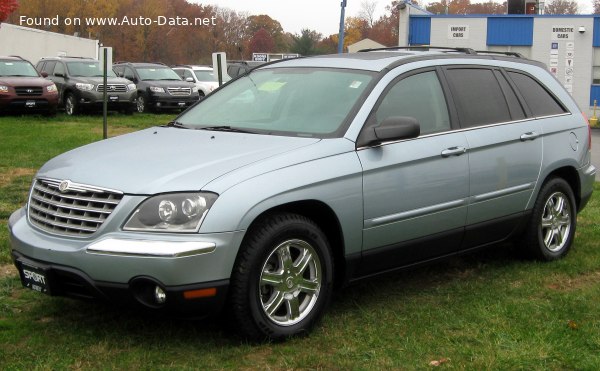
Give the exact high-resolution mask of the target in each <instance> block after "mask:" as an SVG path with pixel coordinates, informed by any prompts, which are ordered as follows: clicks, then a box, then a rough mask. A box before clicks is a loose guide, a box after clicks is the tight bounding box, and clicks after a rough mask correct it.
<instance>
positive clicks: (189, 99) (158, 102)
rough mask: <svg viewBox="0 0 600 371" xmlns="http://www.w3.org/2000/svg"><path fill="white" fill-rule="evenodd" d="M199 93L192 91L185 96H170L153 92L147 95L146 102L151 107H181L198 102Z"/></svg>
mask: <svg viewBox="0 0 600 371" xmlns="http://www.w3.org/2000/svg"><path fill="white" fill-rule="evenodd" d="M199 99H200V95H198V93H192V94H191V95H187V96H172V95H169V94H161V93H153V94H151V95H150V96H149V102H148V104H149V105H150V107H152V108H153V109H159V110H160V109H183V108H187V107H190V106H191V105H193V104H194V103H196V102H198V100H199Z"/></svg>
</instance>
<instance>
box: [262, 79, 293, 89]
mask: <svg viewBox="0 0 600 371" xmlns="http://www.w3.org/2000/svg"><path fill="white" fill-rule="evenodd" d="M285 84H287V83H285V82H279V81H267V82H265V83H264V84H262V85H261V86H259V87H258V90H260V91H277V90H279V89H281V88H282V87H283V86H284V85H285Z"/></svg>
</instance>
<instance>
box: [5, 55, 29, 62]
mask: <svg viewBox="0 0 600 371" xmlns="http://www.w3.org/2000/svg"><path fill="white" fill-rule="evenodd" d="M9 57H12V58H19V59H20V60H22V61H27V59H25V58H23V57H21V56H20V55H9Z"/></svg>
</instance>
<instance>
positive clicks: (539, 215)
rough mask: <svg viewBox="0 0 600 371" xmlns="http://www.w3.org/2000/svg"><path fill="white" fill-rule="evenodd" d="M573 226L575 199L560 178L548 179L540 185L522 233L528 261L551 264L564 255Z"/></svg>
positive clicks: (568, 187)
mask: <svg viewBox="0 0 600 371" xmlns="http://www.w3.org/2000/svg"><path fill="white" fill-rule="evenodd" d="M576 226H577V210H576V209H575V196H574V195H573V190H572V189H571V186H569V184H568V183H567V182H566V181H565V180H564V179H562V178H550V179H548V181H547V182H546V183H545V184H544V185H543V186H542V188H541V190H540V193H539V195H538V198H537V200H536V202H535V205H534V207H533V212H532V215H531V220H530V221H529V225H528V226H527V229H526V231H525V236H524V237H525V238H524V241H523V243H524V248H525V252H526V253H527V254H528V255H529V256H530V257H532V258H535V259H538V260H543V261H552V260H556V259H560V258H562V257H563V256H565V255H566V254H567V253H568V252H569V249H570V248H571V245H572V243H573V238H574V236H575V228H576Z"/></svg>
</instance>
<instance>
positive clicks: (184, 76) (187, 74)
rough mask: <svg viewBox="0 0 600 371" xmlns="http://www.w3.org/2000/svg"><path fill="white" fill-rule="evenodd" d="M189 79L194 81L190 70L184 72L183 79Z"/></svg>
mask: <svg viewBox="0 0 600 371" xmlns="http://www.w3.org/2000/svg"><path fill="white" fill-rule="evenodd" d="M188 77H190V78H191V79H192V80H193V79H194V76H192V73H191V72H190V71H188V70H183V79H184V80H185V79H187V78H188Z"/></svg>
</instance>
